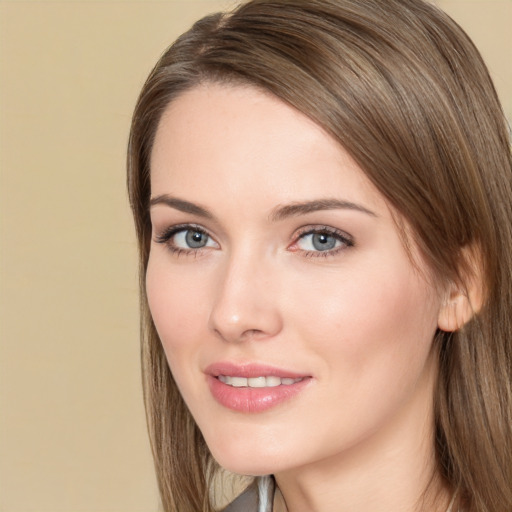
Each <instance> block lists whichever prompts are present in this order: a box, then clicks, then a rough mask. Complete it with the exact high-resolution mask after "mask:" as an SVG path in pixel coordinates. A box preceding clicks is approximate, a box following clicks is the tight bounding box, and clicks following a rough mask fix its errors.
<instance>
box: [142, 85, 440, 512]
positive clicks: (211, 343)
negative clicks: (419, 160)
mask: <svg viewBox="0 0 512 512" xmlns="http://www.w3.org/2000/svg"><path fill="white" fill-rule="evenodd" d="M151 188H152V197H153V199H155V198H157V197H160V198H161V197H162V196H163V195H166V197H173V198H179V199H180V200H183V201H187V202H189V203H193V204H194V205H198V206H200V207H201V208H202V209H203V210H206V211H207V212H208V213H209V216H208V217H206V216H205V215H204V212H201V211H196V212H185V211H182V209H183V208H182V207H181V206H180V207H176V204H164V203H162V202H160V203H157V204H154V205H153V206H152V207H151V221H152V224H153V240H152V243H151V252H150V258H149V264H148V269H147V281H146V285H147V294H148V300H149V305H150V309H151V313H152V316H153V319H154V322H155V325H156V328H157V331H158V333H159V336H160V339H161V340H162V343H163V347H164V349H165V353H166V356H167V359H168V361H169V365H170V368H171V370H172V373H173V375H174V378H175V380H176V382H177V384H178V386H179V388H180V390H181V393H182V395H183V397H184V399H185V401H186V403H187V405H188V407H189V409H190V411H191V413H192V415H193V416H194V418H195V420H196V422H197V424H198V426H199V428H200V429H201V431H202V432H203V435H204V437H205V439H206V442H207V444H208V446H209V448H210V450H211V452H212V454H213V456H214V457H215V458H216V459H217V461H218V462H219V463H220V464H221V465H222V466H223V467H225V468H227V469H229V470H231V471H234V472H237V473H242V474H249V475H261V474H269V473H272V474H274V475H275V477H276V480H277V482H278V485H279V488H280V491H281V492H282V498H279V500H280V504H279V505H276V506H278V507H281V508H284V507H285V504H286V507H287V509H288V510H289V511H293V512H305V511H309V512H314V511H318V512H320V511H321V512H329V511H336V512H343V511H352V512H353V511H354V510H357V511H359V512H365V511H367V512H370V511H373V512H375V511H379V512H386V511H389V512H392V511H393V512H397V511H404V512H405V511H409V512H410V511H412V510H416V505H417V502H418V500H419V499H420V498H421V494H422V492H423V491H424V490H425V488H426V486H427V484H428V482H429V480H430V478H431V476H432V474H433V472H434V444H433V439H432V436H433V410H432V397H433V388H434V385H435V377H436V371H437V369H436V364H435V357H434V351H433V349H432V340H433V336H434V333H435V331H436V328H437V326H438V319H439V318H440V316H442V314H443V311H444V310H443V300H442V298H441V297H440V293H439V291H438V287H436V286H435V285H434V284H433V283H432V282H431V281H430V280H429V279H427V278H426V276H428V275H429V273H428V269H427V268H426V266H425V264H424V263H423V262H422V261H421V259H420V258H419V256H418V255H417V254H415V251H414V248H413V257H414V259H415V265H413V263H412V261H411V256H410V255H409V254H408V253H407V252H406V250H405V249H404V247H403V244H402V241H401V239H400V234H399V231H398V229H397V226H396V224H395V222H394V220H393V217H392V214H391V210H390V208H389V206H388V205H387V204H386V201H385V200H384V198H383V197H382V195H381V194H380V193H379V192H378V191H377V189H376V188H375V187H374V186H373V185H372V184H371V183H370V182H369V181H368V179H367V178H366V177H365V175H364V173H363V172H362V170H361V169H360V168H359V167H358V166H357V164H356V163H355V162H354V161H353V160H352V159H351V157H350V156H349V155H348V154H347V152H346V151H345V150H344V149H343V148H342V147H341V146H340V145H339V144H338V143H337V142H336V141H335V140H333V139H332V138H331V137H330V136H328V135H327V134H326V133H325V132H324V131H323V130H322V129H321V128H320V127H318V126H317V125H315V124H314V123H313V122H312V121H310V120H309V119H308V118H306V117H305V116H304V115H302V114H301V113H299V112H297V111H296V110H294V109H292V108H291V107H289V106H287V105H286V104H284V103H283V102H281V101H280V100H278V99H276V98H275V97H273V96H271V95H269V94H266V93H264V92H261V91H259V90H257V89H256V88H252V87H242V86H226V85H218V84H207V85H202V86H200V87H197V88H195V89H192V90H190V91H188V92H185V93H184V94H182V95H181V96H180V97H179V98H177V99H176V100H174V101H173V102H172V103H171V104H170V105H169V106H168V108H167V110H166V112H165V114H164V116H163V118H162V120H161V122H160V125H159V128H158V131H157V134H156V139H155V143H154V147H153V152H152V157H151ZM320 199H336V200H343V201H346V202H350V203H351V204H353V205H357V206H358V207H360V209H356V208H354V207H351V208H331V207H329V208H326V209H321V210H317V211H313V212H309V213H305V212H295V214H293V215H286V216H282V217H281V218H278V219H276V218H274V217H275V212H276V210H277V209H279V208H281V207H283V206H287V205H291V204H292V205H293V204H297V203H302V202H307V201H315V200H320ZM273 214H274V215H273ZM183 224H185V225H188V224H192V225H193V226H200V228H201V229H202V230H203V231H204V232H206V233H207V234H208V237H206V236H205V238H203V242H205V241H206V245H205V246H204V247H202V248H200V249H192V248H190V246H189V245H187V243H186V239H185V236H184V235H185V234H186V232H185V231H182V232H181V233H179V234H176V235H174V236H172V237H170V238H168V239H167V240H165V242H164V241H163V240H162V238H163V234H165V233H166V231H167V232H168V230H169V228H171V227H173V226H176V225H183ZM326 227H328V228H329V230H330V231H332V230H336V233H341V234H342V235H343V236H344V237H345V238H349V240H350V243H349V244H346V243H343V242H342V241H341V240H338V241H336V240H337V239H336V236H337V235H335V238H334V240H335V241H336V243H335V247H334V248H333V249H332V250H326V251H320V250H318V248H317V247H315V246H314V245H313V243H312V236H311V235H304V232H308V230H309V231H310V230H311V229H316V230H317V231H318V230H320V231H321V230H324V231H325V228H326ZM183 229H185V228H183ZM330 231H329V232H328V233H327V235H328V236H333V235H332V233H331V232H330ZM329 240H330V241H331V242H332V241H333V239H329ZM176 250H178V251H179V252H176ZM418 268H419V270H420V271H418ZM218 361H230V362H236V363H240V364H242V363H249V362H252V363H254V362H256V363H261V364H267V365H272V366H276V367H278V368H283V369H287V370H291V371H294V372H296V373H299V374H301V375H308V376H310V377H311V378H310V379H309V382H308V385H307V386H305V387H304V389H303V390H302V391H301V392H300V393H299V394H298V395H296V396H294V397H293V398H292V399H290V400H288V401H286V402H284V403H282V404H279V405H278V406H276V407H274V408H271V409H269V410H267V411H265V412H262V413H252V414H251V413H242V412H239V411H232V410H230V409H227V408H226V407H223V406H222V405H220V404H219V403H218V402H217V401H215V400H214V399H213V397H212V395H211V393H210V390H209V387H208V385H207V382H206V377H205V374H204V370H205V368H206V367H207V366H208V365H210V364H212V363H215V362H218ZM442 496H444V495H442ZM445 499H446V496H444V497H443V499H442V501H443V502H444V500H445ZM444 508H446V506H445V505H444ZM429 510H438V509H437V508H435V507H434V508H431V509H429ZM439 510H444V509H443V508H441V509H439Z"/></svg>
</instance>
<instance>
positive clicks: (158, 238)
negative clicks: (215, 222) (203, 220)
mask: <svg viewBox="0 0 512 512" xmlns="http://www.w3.org/2000/svg"><path fill="white" fill-rule="evenodd" d="M182 231H196V232H198V233H201V234H203V235H206V236H207V237H208V238H209V239H210V240H212V241H213V242H215V245H216V246H218V245H219V244H218V242H217V241H216V240H215V238H214V237H213V236H212V235H211V234H210V233H209V231H208V230H207V229H205V228H204V227H203V226H201V225H199V224H190V223H188V224H187V223H184V224H175V225H172V226H169V227H166V228H165V229H163V230H161V231H160V232H159V233H158V234H156V233H155V235H154V238H153V240H154V241H155V242H156V243H158V244H163V245H166V246H167V248H168V249H169V250H170V251H171V252H173V253H176V254H177V255H181V254H194V255H197V254H198V253H199V252H201V251H203V250H205V249H211V246H204V247H198V248H195V249H194V248H192V247H190V248H188V249H184V248H182V247H177V246H175V245H173V244H172V243H171V239H172V237H174V236H175V235H177V234H178V233H180V232H182Z"/></svg>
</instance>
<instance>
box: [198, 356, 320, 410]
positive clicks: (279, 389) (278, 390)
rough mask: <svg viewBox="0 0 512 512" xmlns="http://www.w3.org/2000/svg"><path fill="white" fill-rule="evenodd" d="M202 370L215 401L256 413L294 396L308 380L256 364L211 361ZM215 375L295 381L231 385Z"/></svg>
mask: <svg viewBox="0 0 512 512" xmlns="http://www.w3.org/2000/svg"><path fill="white" fill-rule="evenodd" d="M205 373H206V376H207V381H208V385H209V387H210V392H211V394H212V396H213V397H214V398H215V400H217V402H219V403H220V404H221V405H223V406H224V407H227V408H228V409H231V410H234V411H239V412H244V413H258V412H263V411H266V410H268V409H270V408H272V407H275V406H277V405H278V404H281V403H283V402H285V401H287V400H289V399H291V398H292V397H294V396H296V395H297V394H298V393H300V392H301V391H302V390H303V389H304V388H305V387H306V386H307V385H308V384H309V383H310V382H311V376H309V375H301V374H298V373H295V372H290V371H288V370H283V369H279V368H275V367H272V366H266V365H259V364H247V365H236V364H233V363H227V362H221V363H214V364H212V365H210V366H208V367H207V368H206V370H205ZM219 376H229V377H240V378H242V379H243V378H246V379H250V378H256V377H279V378H281V379H285V381H286V382H289V381H290V380H295V381H296V382H294V383H287V384H280V385H277V386H273V387H249V386H247V387H245V386H243V387H234V386H232V385H229V384H226V383H224V382H221V381H220V380H219ZM298 379H300V380H298ZM224 380H226V379H224Z"/></svg>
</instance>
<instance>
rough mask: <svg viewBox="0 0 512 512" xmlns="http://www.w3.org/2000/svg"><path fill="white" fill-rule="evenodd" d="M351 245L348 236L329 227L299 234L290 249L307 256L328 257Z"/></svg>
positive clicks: (351, 241) (350, 238)
mask: <svg viewBox="0 0 512 512" xmlns="http://www.w3.org/2000/svg"><path fill="white" fill-rule="evenodd" d="M353 245H354V241H353V239H352V237H350V236H349V235H348V234H346V233H344V232H342V231H339V230H337V229H335V228H331V227H321V228H320V227H319V228H310V229H306V230H305V231H304V232H302V233H301V234H299V236H298V238H297V241H296V242H295V243H294V244H293V245H292V247H291V248H290V249H291V250H294V251H304V252H305V253H306V255H307V256H320V255H321V256H328V255H333V254H336V253H337V252H338V251H340V250H343V249H346V248H347V247H352V246H353ZM322 253H323V254H322Z"/></svg>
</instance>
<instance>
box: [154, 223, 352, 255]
mask: <svg viewBox="0 0 512 512" xmlns="http://www.w3.org/2000/svg"><path fill="white" fill-rule="evenodd" d="M183 231H194V232H196V233H200V234H202V235H205V236H207V237H208V238H211V236H210V234H209V233H208V231H206V230H205V229H204V228H202V227H201V226H198V225H196V224H179V225H176V226H171V227H169V228H167V229H165V230H164V231H163V232H162V233H160V234H159V235H157V236H156V237H155V242H156V243H159V244H164V245H166V246H167V248H168V249H169V250H170V251H171V253H172V254H174V255H175V256H194V257H197V256H198V255H199V254H200V253H201V252H202V249H205V247H201V248H198V249H194V248H189V249H183V248H181V247H176V246H175V245H174V244H173V242H172V238H173V237H174V236H175V235H177V234H178V233H181V232H183ZM317 234H326V235H328V236H332V237H333V238H335V239H336V241H338V242H341V245H340V246H339V247H337V248H333V249H329V250H326V251H306V250H302V252H303V253H304V254H303V255H304V256H305V257H307V258H327V257H332V256H336V255H337V254H338V253H339V252H341V251H344V250H346V249H347V248H350V247H353V246H354V245H355V244H354V240H353V238H352V237H351V236H350V235H349V234H348V233H345V232H344V231H341V230H339V229H336V228H333V227H331V226H315V227H309V226H306V227H304V228H302V229H301V230H299V232H298V233H297V235H296V237H295V241H294V242H293V244H292V245H291V246H290V247H293V246H296V245H297V244H298V242H299V241H300V240H301V239H304V238H305V237H306V236H308V235H317ZM292 250H293V252H298V251H300V250H301V249H292Z"/></svg>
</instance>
